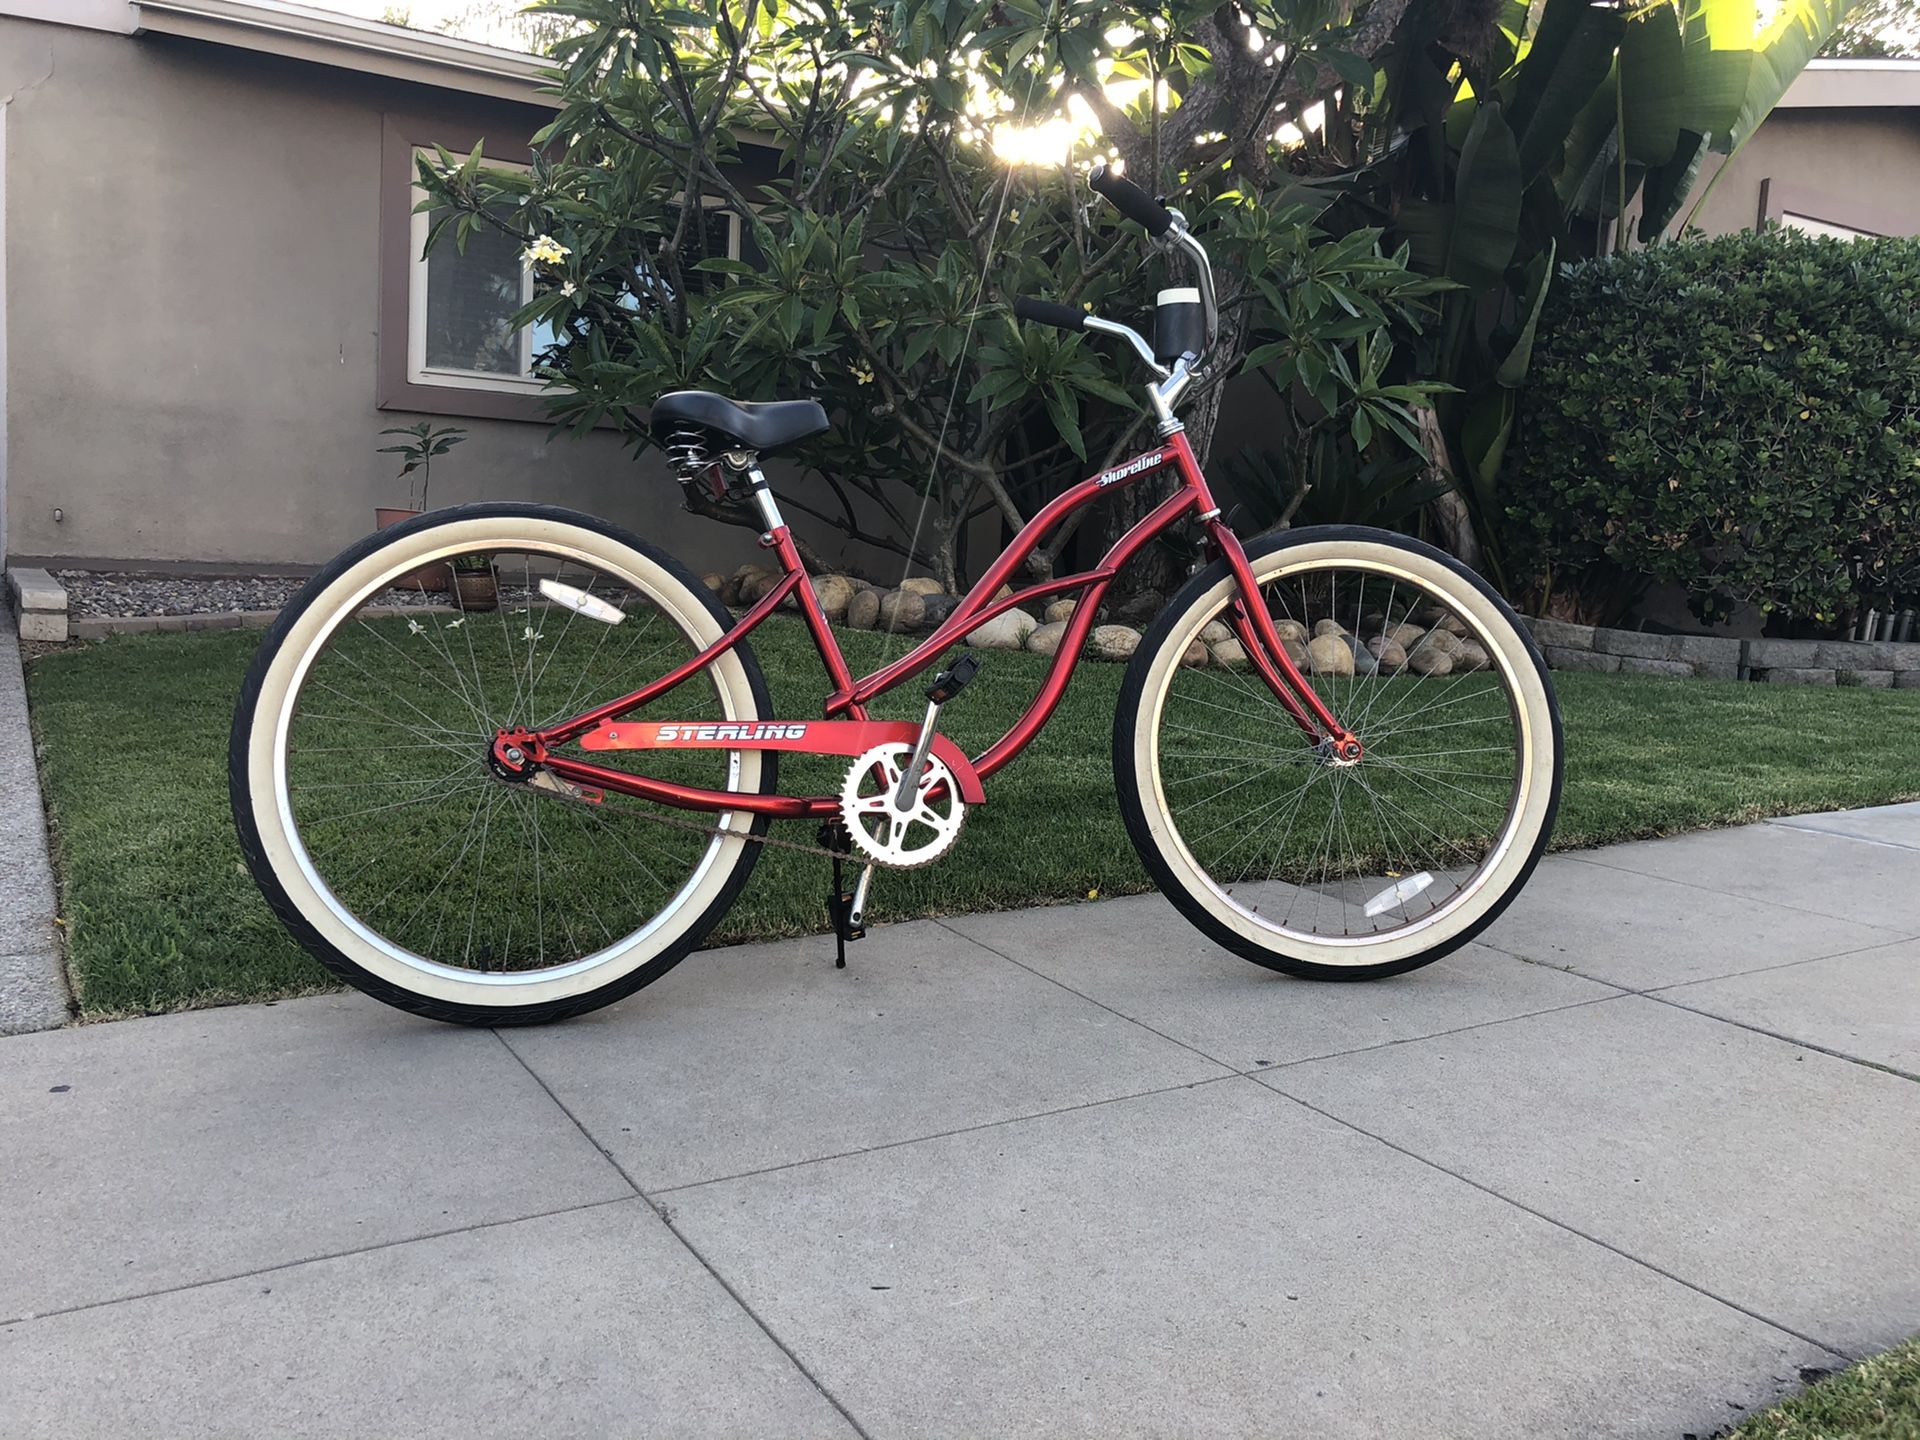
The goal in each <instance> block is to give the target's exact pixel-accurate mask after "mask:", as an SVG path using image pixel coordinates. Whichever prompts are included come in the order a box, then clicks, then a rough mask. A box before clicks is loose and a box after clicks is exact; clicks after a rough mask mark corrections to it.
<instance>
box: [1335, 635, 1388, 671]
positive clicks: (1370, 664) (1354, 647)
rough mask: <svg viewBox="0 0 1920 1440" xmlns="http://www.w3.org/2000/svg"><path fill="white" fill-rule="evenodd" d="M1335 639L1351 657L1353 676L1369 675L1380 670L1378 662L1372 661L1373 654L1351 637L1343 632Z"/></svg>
mask: <svg viewBox="0 0 1920 1440" xmlns="http://www.w3.org/2000/svg"><path fill="white" fill-rule="evenodd" d="M1337 638H1338V639H1339V641H1340V643H1341V644H1343V645H1345V646H1346V647H1347V650H1348V651H1349V652H1350V653H1351V654H1352V656H1353V673H1354V674H1356V675H1371V674H1373V673H1374V672H1375V671H1376V670H1378V669H1379V668H1380V662H1379V661H1378V660H1376V659H1374V656H1373V652H1372V651H1371V650H1369V649H1368V648H1367V647H1366V646H1365V645H1363V644H1361V643H1360V642H1359V641H1358V640H1356V639H1355V638H1354V637H1353V636H1351V635H1348V634H1346V633H1345V632H1344V631H1343V632H1342V633H1341V634H1340V635H1339V636H1338V637H1337Z"/></svg>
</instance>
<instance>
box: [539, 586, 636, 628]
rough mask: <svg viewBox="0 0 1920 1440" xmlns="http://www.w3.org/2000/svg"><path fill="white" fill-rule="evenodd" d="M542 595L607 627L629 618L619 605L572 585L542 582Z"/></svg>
mask: <svg viewBox="0 0 1920 1440" xmlns="http://www.w3.org/2000/svg"><path fill="white" fill-rule="evenodd" d="M540 593H541V594H542V595H544V596H546V597H547V598H548V599H549V600H553V601H557V602H558V603H560V604H562V605H564V606H566V607H567V608H568V609H569V610H578V611H579V612H580V613H581V614H582V615H584V616H586V617H587V618H588V619H589V620H598V621H601V622H602V623H603V624H607V625H618V624H619V623H620V622H621V621H622V620H624V619H626V618H627V612H626V611H624V610H622V609H621V608H620V607H619V606H618V605H609V604H608V603H607V602H606V601H604V600H602V599H601V598H600V597H599V596H598V595H589V594H588V593H587V592H586V591H584V590H577V589H575V588H574V587H573V586H571V585H562V584H561V583H560V582H559V581H558V580H542V581H541V582H540Z"/></svg>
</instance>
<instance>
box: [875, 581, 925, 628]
mask: <svg viewBox="0 0 1920 1440" xmlns="http://www.w3.org/2000/svg"><path fill="white" fill-rule="evenodd" d="M926 618H927V597H926V596H925V595H923V594H921V593H920V592H919V591H917V590H889V591H888V592H887V593H886V594H884V595H882V596H881V597H880V625H881V628H882V629H886V630H917V629H919V628H920V625H921V622H922V621H924V620H925V619H926Z"/></svg>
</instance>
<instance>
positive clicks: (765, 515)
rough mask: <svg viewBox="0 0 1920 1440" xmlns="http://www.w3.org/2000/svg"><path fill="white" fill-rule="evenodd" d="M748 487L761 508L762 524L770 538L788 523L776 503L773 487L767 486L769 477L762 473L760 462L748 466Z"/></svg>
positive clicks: (755, 502) (754, 500)
mask: <svg viewBox="0 0 1920 1440" xmlns="http://www.w3.org/2000/svg"><path fill="white" fill-rule="evenodd" d="M747 486H748V488H749V489H751V490H752V491H753V503H754V504H755V505H757V506H759V507H760V523H761V524H762V525H764V526H765V527H766V532H765V533H766V534H767V535H769V536H770V535H772V534H773V532H774V531H776V530H778V529H780V528H781V527H782V526H783V525H785V524H786V523H787V522H786V521H785V520H784V519H783V518H782V517H781V515H780V507H779V506H778V505H777V504H775V503H774V499H773V487H772V486H770V485H768V484H767V477H766V476H765V475H762V474H761V473H760V466H759V464H758V462H754V463H751V464H749V465H748V466H747Z"/></svg>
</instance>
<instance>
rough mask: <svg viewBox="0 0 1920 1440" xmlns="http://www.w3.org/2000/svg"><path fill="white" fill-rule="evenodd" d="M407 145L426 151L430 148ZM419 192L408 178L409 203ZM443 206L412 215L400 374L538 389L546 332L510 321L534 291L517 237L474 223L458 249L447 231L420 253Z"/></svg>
mask: <svg viewBox="0 0 1920 1440" xmlns="http://www.w3.org/2000/svg"><path fill="white" fill-rule="evenodd" d="M415 153H416V154H424V155H427V156H429V157H430V158H431V157H432V152H431V151H416V152H415ZM502 168H507V167H502ZM512 168H516V169H517V168H523V167H517V166H516V167H512ZM425 193H426V192H425V191H423V190H422V189H421V188H420V186H419V183H418V181H417V179H416V180H415V181H414V182H413V200H414V203H415V204H418V203H419V201H420V200H422V199H423V198H425ZM447 213H448V212H447V210H446V209H445V208H444V207H443V208H441V209H437V210H423V211H420V212H418V213H416V214H415V215H414V216H413V218H412V230H411V236H410V239H411V244H412V255H413V269H412V275H411V280H410V284H409V286H408V295H407V380H408V381H409V383H411V384H414V385H446V386H452V387H454V388H456V389H463V390H505V391H533V390H538V389H540V381H539V379H538V377H536V376H535V375H534V373H533V365H534V359H535V357H536V356H537V355H538V354H539V353H540V352H541V351H542V350H543V349H545V348H546V347H547V346H548V345H550V344H552V343H553V334H552V331H551V330H550V329H548V328H547V327H545V326H533V327H527V326H518V327H517V326H515V325H514V324H513V316H514V314H515V313H516V312H517V311H518V310H519V309H520V307H521V306H523V305H525V304H526V303H527V302H528V301H530V300H532V299H533V293H534V292H533V286H534V274H533V271H532V269H531V268H530V267H528V266H526V265H524V264H522V263H521V260H520V242H519V241H518V240H516V239H514V237H513V236H512V235H510V234H508V233H507V232H506V231H504V230H498V229H495V228H494V227H492V226H490V225H478V226H475V227H474V229H473V231H472V233H471V234H469V235H468V236H467V243H466V248H465V249H461V248H459V247H457V246H456V245H455V244H454V241H453V237H452V235H451V234H449V235H447V236H445V237H444V238H443V239H442V240H441V241H440V243H439V244H437V245H435V246H434V247H433V250H432V251H431V252H430V253H427V254H422V253H421V252H422V251H423V250H425V249H426V243H427V236H428V235H429V234H431V233H432V231H433V227H434V225H435V223H436V222H438V221H440V220H442V219H444V218H445V217H446V215H447Z"/></svg>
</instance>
